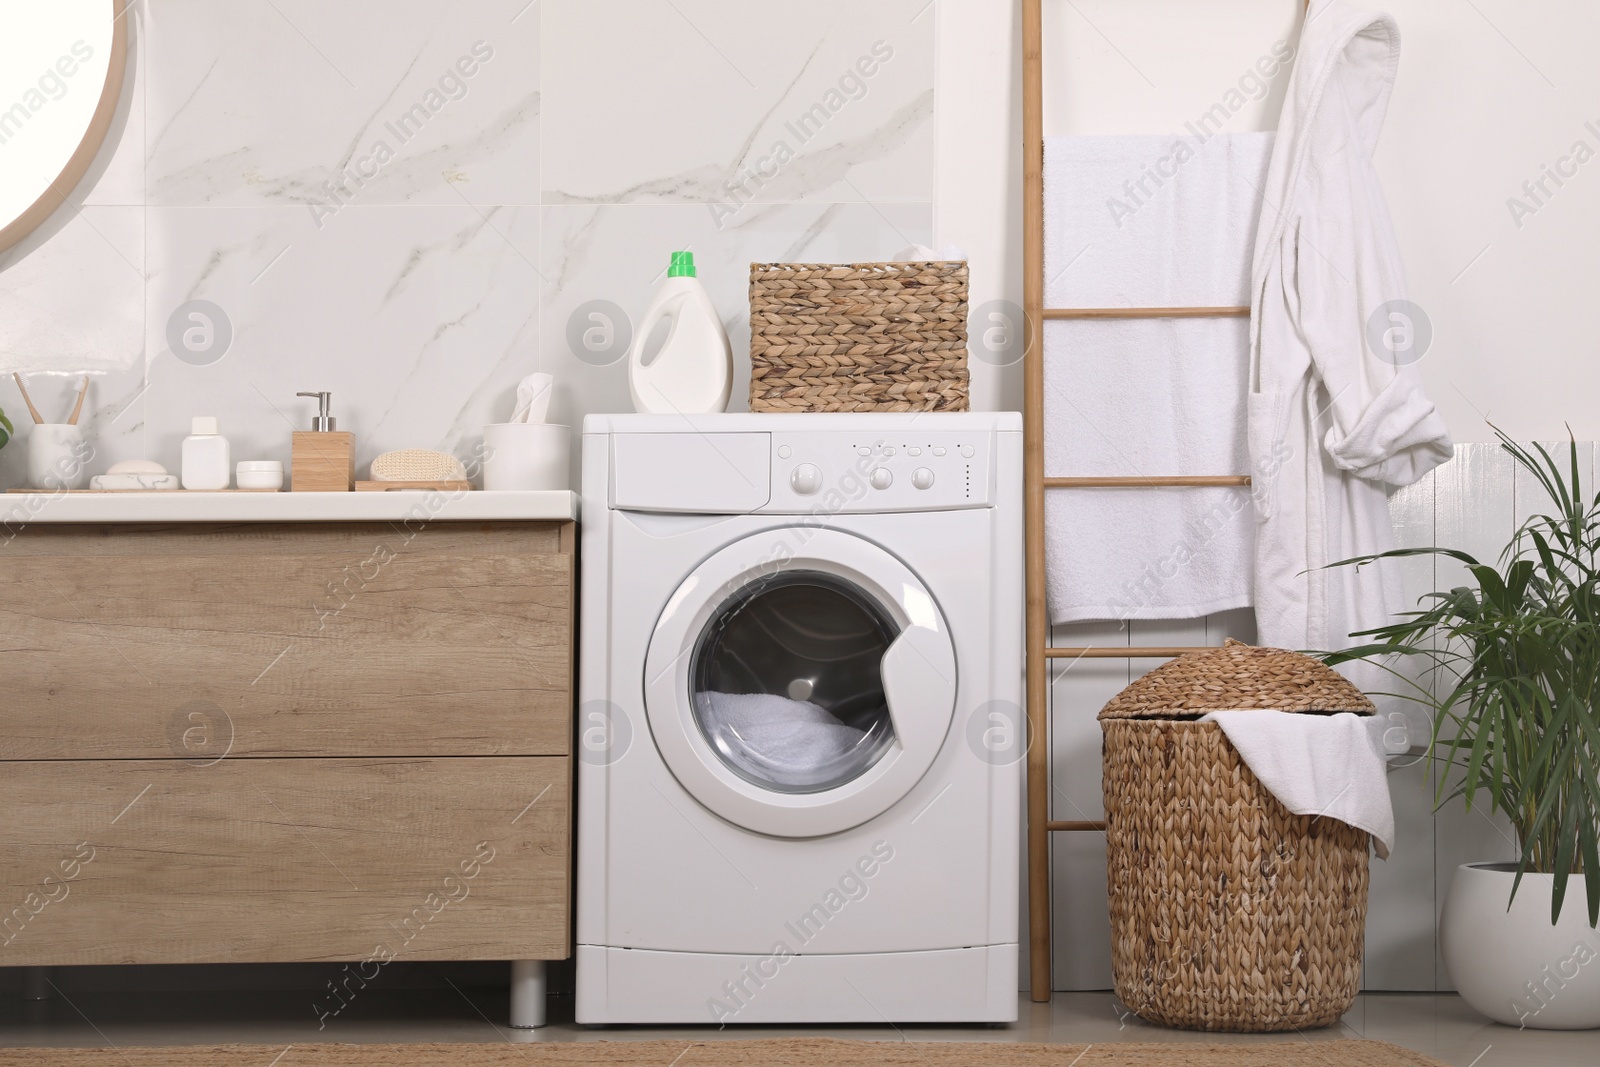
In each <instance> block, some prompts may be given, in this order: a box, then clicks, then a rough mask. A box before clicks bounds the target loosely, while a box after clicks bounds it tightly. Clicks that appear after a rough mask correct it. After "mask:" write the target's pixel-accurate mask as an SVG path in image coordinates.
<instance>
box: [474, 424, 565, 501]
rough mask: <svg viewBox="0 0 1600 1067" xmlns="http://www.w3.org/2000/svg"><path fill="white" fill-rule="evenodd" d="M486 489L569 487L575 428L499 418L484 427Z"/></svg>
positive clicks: (484, 475) (484, 477)
mask: <svg viewBox="0 0 1600 1067" xmlns="http://www.w3.org/2000/svg"><path fill="white" fill-rule="evenodd" d="M483 444H484V457H483V487H484V488H485V489H491V490H492V489H565V488H567V485H568V484H569V480H570V477H571V475H570V464H571V461H572V430H571V429H570V428H569V427H566V426H554V425H552V424H550V423H547V422H496V423H491V424H490V425H488V426H485V427H484V428H483Z"/></svg>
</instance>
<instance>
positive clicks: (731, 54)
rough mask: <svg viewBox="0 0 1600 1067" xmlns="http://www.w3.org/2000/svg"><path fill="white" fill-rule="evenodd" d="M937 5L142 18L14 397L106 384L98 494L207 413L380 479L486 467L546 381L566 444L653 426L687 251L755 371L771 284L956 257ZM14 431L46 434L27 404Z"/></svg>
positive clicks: (438, 0)
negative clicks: (350, 453) (660, 363)
mask: <svg viewBox="0 0 1600 1067" xmlns="http://www.w3.org/2000/svg"><path fill="white" fill-rule="evenodd" d="M932 6H933V5H932V4H931V3H930V2H929V0H875V2H874V3H872V4H865V5H864V4H860V3H857V2H854V0H820V2H813V3H810V4H806V5H791V4H778V3H768V2H761V3H749V2H745V0H533V2H529V0H450V2H448V3H446V2H442V0H338V2H337V3H329V2H327V0H270V2H269V0H138V2H137V3H136V4H135V5H134V9H133V12H132V15H131V18H132V44H131V48H132V50H133V55H132V60H133V61H132V63H131V64H130V72H129V75H128V81H127V85H126V89H125V95H124V100H123V103H122V107H121V109H120V111H119V115H118V121H117V125H116V127H115V128H114V130H113V133H112V135H111V137H110V138H108V143H107V146H106V148H105V149H104V150H103V151H102V153H101V159H100V160H98V161H97V163H96V167H95V170H94V171H93V172H92V173H91V176H90V179H89V180H87V181H86V182H85V183H84V184H83V186H81V187H80V188H79V189H78V190H77V192H76V193H75V194H74V197H73V204H72V206H71V207H70V208H68V209H67V210H65V211H64V212H62V213H60V214H59V215H58V217H57V218H55V219H52V220H51V223H50V224H49V225H47V226H46V227H45V228H44V229H43V230H41V231H40V232H39V233H37V234H35V235H34V236H33V237H32V238H30V239H29V240H28V241H26V242H24V244H23V245H20V246H18V248H16V249H13V250H12V251H10V252H8V253H5V254H0V370H3V371H11V370H22V371H24V372H25V373H26V372H28V371H30V370H31V371H34V372H35V374H34V376H32V377H30V378H29V379H28V380H29V388H30V392H31V393H33V395H34V397H35V400H36V402H38V403H39V405H40V407H41V409H44V410H45V413H46V417H47V418H48V417H54V416H53V415H51V414H50V413H51V412H53V411H55V410H56V409H61V410H62V411H65V410H67V409H68V408H70V403H71V394H72V391H73V388H74V386H75V384H76V382H75V378H74V376H73V375H72V374H70V373H67V372H71V371H79V370H88V371H91V372H92V374H93V384H92V386H91V393H90V400H89V404H88V406H87V408H86V411H87V412H88V414H87V415H86V416H85V418H86V419H87V424H88V426H89V428H90V430H91V433H92V434H93V437H94V442H95V446H96V451H97V455H96V460H95V464H94V468H93V469H95V470H101V469H104V467H105V466H107V465H109V464H110V463H112V462H115V461H116V460H119V459H128V458H152V459H156V460H158V461H160V462H162V463H164V464H166V465H167V466H168V467H169V469H174V470H175V469H176V468H177V465H178V451H179V444H180V442H181V440H182V438H183V437H184V435H185V434H186V433H187V432H188V425H189V419H190V417H191V416H193V415H197V414H214V415H217V416H219V417H220V418H221V420H222V424H223V431H224V433H226V434H227V435H228V436H229V437H230V439H231V440H232V442H233V446H234V456H235V458H236V459H248V458H265V459H281V460H284V461H287V460H288V458H289V434H290V432H291V431H292V430H294V429H297V428H302V427H303V426H305V425H306V424H307V421H308V419H309V416H310V414H311V412H312V402H311V401H308V400H303V399H299V398H296V396H295V395H294V394H295V393H296V392H299V391H301V390H331V391H332V392H333V394H334V412H335V415H336V416H337V417H338V418H339V422H340V428H341V429H348V430H352V431H354V432H355V434H356V438H357V460H358V464H360V465H364V464H366V463H367V462H369V461H370V460H371V459H372V458H373V457H374V456H376V455H377V454H379V453H380V452H383V451H387V450H389V449H394V448H404V447H417V448H440V449H445V450H447V451H454V452H456V453H458V454H460V455H463V456H465V455H467V454H469V453H470V451H471V449H472V446H473V445H474V443H475V441H476V439H477V438H478V437H479V436H480V435H481V432H482V429H481V428H482V426H483V425H484V424H485V423H487V422H492V421H496V420H501V419H504V418H505V417H507V416H508V415H509V413H510V409H511V404H512V398H513V394H514V390H515V385H516V382H517V381H518V380H519V379H520V378H522V377H523V376H524V375H526V374H529V373H531V372H533V371H536V370H544V371H549V372H551V373H553V374H554V375H555V376H556V380H557V391H556V395H555V399H554V403H553V408H552V411H551V418H552V420H553V421H559V422H563V423H566V424H568V425H571V426H573V427H574V429H575V430H576V427H577V426H578V424H579V423H580V422H581V420H582V417H583V416H584V415H585V414H586V413H588V412H592V411H617V410H628V409H629V407H630V405H629V402H628V391H627V379H626V371H625V368H624V362H623V361H622V359H621V356H622V351H621V349H622V347H623V345H624V344H625V343H626V340H627V338H628V336H629V335H630V329H629V327H628V324H627V316H628V315H630V314H632V315H637V314H638V313H640V312H642V310H643V308H644V305H645V303H646V302H647V301H648V299H649V295H650V292H651V290H652V288H653V287H654V285H655V284H656V282H657V281H658V280H659V279H660V278H661V277H662V276H663V274H664V270H665V266H666V262H667V256H668V253H669V252H671V251H673V250H675V249H680V248H687V249H691V250H693V251H694V252H695V254H696V259H697V261H698V263H699V266H700V274H701V277H702V279H703V280H704V281H705V283H706V285H707V287H708V288H709V289H710V292H711V294H712V298H713V300H714V301H715V303H716V305H717V308H718V310H719V311H720V313H721V315H722V318H723V321H724V323H725V324H726V326H727V328H728V330H729V332H730V334H731V335H732V336H733V338H734V350H735V352H736V353H739V352H741V351H744V350H746V349H747V347H748V336H749V327H748V320H747V316H748V309H747V305H746V289H747V284H748V265H749V263H750V262H752V261H757V260H763V261H764V260H786V259H813V260H856V259H875V258H885V257H888V256H890V255H892V254H893V253H895V252H896V251H898V250H899V249H901V248H903V247H905V246H906V245H908V244H912V243H921V244H932V243H933V236H932V228H933V199H934V190H933V175H934V100H933V98H934V17H933V14H932V11H931V9H932ZM622 27H626V30H627V32H620V29H621V28H622ZM596 313H598V314H601V315H602V316H604V318H603V319H602V320H596V319H594V318H593V317H592V316H593V315H594V314H596ZM196 315H198V316H200V317H198V318H196V317H194V316H196ZM597 323H598V324H599V325H601V327H602V329H601V330H600V331H599V332H595V331H594V330H592V329H590V328H591V327H593V326H595V325H596V324H597ZM606 326H609V327H611V328H610V329H609V330H607V329H605V328H604V327H606ZM586 331H588V333H587V344H586V343H585V337H586ZM46 368H54V369H55V370H56V371H57V372H59V373H39V372H41V371H43V370H45V369H46ZM742 370H743V373H741V377H740V379H739V382H738V383H737V384H736V386H735V392H734V395H735V403H736V406H737V405H738V404H739V403H740V402H741V401H740V398H741V396H742V393H743V389H744V385H745V382H746V381H747V377H746V375H747V368H742ZM0 407H4V409H5V410H6V411H7V413H8V414H10V415H11V416H12V419H13V422H16V423H17V429H18V434H19V437H25V436H26V434H27V430H28V427H27V426H26V425H25V424H26V423H27V421H28V419H27V415H26V410H25V408H24V406H23V404H22V402H21V399H20V397H19V396H18V394H17V391H16V388H15V386H14V385H12V384H11V381H10V378H9V375H7V376H6V377H5V378H4V379H3V380H0ZM19 412H20V413H21V414H22V419H21V420H20V421H19V420H18V419H17V418H16V416H17V414H18V413H19ZM575 452H576V450H575ZM24 457H25V446H24V445H23V444H22V443H21V442H20V441H17V442H14V443H13V444H12V445H11V446H10V447H8V448H5V449H4V450H0V482H3V483H4V484H5V485H7V486H10V485H17V484H20V483H21V481H22V479H23V471H24V469H25V462H24ZM575 473H576V472H575Z"/></svg>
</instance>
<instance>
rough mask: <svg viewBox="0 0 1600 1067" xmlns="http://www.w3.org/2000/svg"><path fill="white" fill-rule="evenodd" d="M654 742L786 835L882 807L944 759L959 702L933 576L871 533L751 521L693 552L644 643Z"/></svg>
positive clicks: (725, 801) (712, 790) (726, 801)
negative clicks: (736, 535) (735, 535)
mask: <svg viewBox="0 0 1600 1067" xmlns="http://www.w3.org/2000/svg"><path fill="white" fill-rule="evenodd" d="M644 683H645V708H646V712H647V714H648V716H649V720H650V730H651V733H652V735H653V736H654V737H655V741H656V747H657V748H658V749H659V750H660V752H661V755H662V758H663V759H665V760H666V762H667V766H668V767H669V768H671V770H672V773H673V774H674V776H676V777H677V779H678V781H679V782H680V783H681V784H682V785H683V787H684V788H685V789H687V790H688V791H689V793H690V794H692V795H693V796H694V798H695V799H696V800H698V801H699V802H700V803H701V804H703V805H705V806H706V807H707V808H709V809H710V810H711V811H713V812H715V813H716V814H718V815H720V816H721V817H722V818H724V819H726V820H728V821H729V822H732V823H735V824H737V825H739V826H743V827H745V828H747V829H750V830H754V831H756V832H758V833H764V834H772V835H776V836H780V837H814V836H818V835H822V834H832V833H838V832H839V831H841V830H847V829H849V828H850V827H852V826H858V825H860V824H861V823H863V822H866V821H867V820H869V819H871V818H873V817H875V816H877V815H880V814H882V813H883V812H884V811H887V810H888V809H889V808H890V807H891V806H892V805H894V804H895V803H896V802H897V801H899V800H900V798H902V797H904V796H905V795H906V794H907V793H908V792H910V791H911V789H912V787H913V786H915V785H916V784H917V782H918V781H920V780H921V779H922V776H923V775H924V774H925V773H927V770H928V768H929V767H930V766H932V764H933V761H934V759H935V757H937V756H938V754H939V750H940V748H941V747H942V746H943V745H944V741H945V735H946V734H947V733H949V730H950V720H951V718H952V716H953V714H954V709H955V695H956V658H955V650H954V647H953V646H952V644H951V641H950V630H949V627H948V626H947V625H946V623H945V620H944V617H943V616H942V615H941V614H940V612H939V608H938V605H937V604H936V603H935V602H934V599H933V597H932V595H931V594H930V593H929V592H928V590H927V588H926V587H925V586H924V585H923V584H922V582H921V581H919V580H918V578H917V576H916V575H915V574H913V573H912V572H911V571H910V569H909V568H907V567H906V566H905V565H904V564H903V563H901V562H900V561H899V560H897V559H895V558H894V557H893V556H891V555H890V554H889V553H888V552H885V551H884V550H883V549H881V548H879V547H878V546H876V545H874V544H872V543H871V542H869V541H865V540H863V539H861V538H859V537H854V536H852V535H850V534H846V533H842V532H839V531H836V530H814V529H807V528H796V529H783V530H773V531H769V532H767V533H762V534H755V535H752V536H750V537H746V538H744V539H743V540H740V541H736V542H734V543H733V544H731V545H728V546H726V547H725V548H723V549H722V550H721V551H719V552H717V553H716V554H714V555H712V556H711V557H710V558H709V559H707V560H706V561H705V562H703V563H702V564H700V566H699V567H697V568H695V570H694V572H693V573H691V574H690V575H689V576H688V577H687V578H685V579H684V581H683V583H682V584H681V585H679V586H678V589H677V591H676V592H675V593H674V594H673V595H672V597H671V599H669V600H668V602H667V605H666V607H665V609H663V611H662V613H661V617H660V619H658V620H657V623H656V628H655V632H654V634H653V635H652V637H651V640H650V650H649V652H648V653H647V654H646V657H645V677H644Z"/></svg>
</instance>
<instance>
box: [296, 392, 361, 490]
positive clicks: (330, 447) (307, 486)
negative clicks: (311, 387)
mask: <svg viewBox="0 0 1600 1067" xmlns="http://www.w3.org/2000/svg"><path fill="white" fill-rule="evenodd" d="M295 395H296V396H310V397H316V398H317V417H316V418H315V419H313V420H312V421H311V429H309V430H296V431H295V434H294V446H293V449H292V451H291V454H290V485H289V488H290V490H291V491H293V492H298V493H304V492H312V493H348V492H351V491H352V490H354V489H355V487H356V440H355V434H352V433H348V432H341V431H339V430H337V429H335V426H336V425H337V424H336V423H335V421H334V418H333V416H332V415H330V414H328V408H329V407H330V405H331V404H332V402H333V394H332V393H296V394H295Z"/></svg>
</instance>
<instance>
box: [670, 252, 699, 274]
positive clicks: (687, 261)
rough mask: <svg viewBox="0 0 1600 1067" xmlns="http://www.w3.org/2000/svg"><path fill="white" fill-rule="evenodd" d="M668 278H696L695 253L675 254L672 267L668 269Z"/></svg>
mask: <svg viewBox="0 0 1600 1067" xmlns="http://www.w3.org/2000/svg"><path fill="white" fill-rule="evenodd" d="M667 277H669V278H693V277H694V253H693V252H674V253H672V266H670V267H668V268H667Z"/></svg>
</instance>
